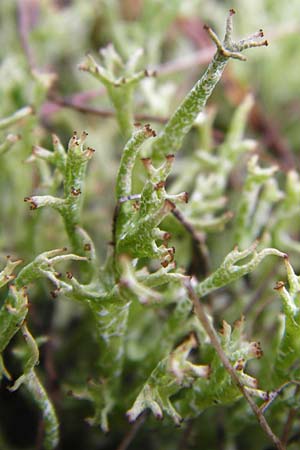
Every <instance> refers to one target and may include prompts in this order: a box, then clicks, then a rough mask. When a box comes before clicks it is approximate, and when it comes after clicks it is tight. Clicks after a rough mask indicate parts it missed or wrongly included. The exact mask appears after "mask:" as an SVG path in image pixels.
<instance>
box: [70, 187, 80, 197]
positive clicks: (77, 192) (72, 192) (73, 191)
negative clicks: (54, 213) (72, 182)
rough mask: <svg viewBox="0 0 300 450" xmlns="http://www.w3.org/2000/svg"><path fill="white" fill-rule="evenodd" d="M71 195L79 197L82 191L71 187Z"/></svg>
mask: <svg viewBox="0 0 300 450" xmlns="http://www.w3.org/2000/svg"><path fill="white" fill-rule="evenodd" d="M71 194H72V195H74V197H77V196H78V195H80V194H81V189H80V188H78V189H76V188H74V187H73V186H72V187H71Z"/></svg>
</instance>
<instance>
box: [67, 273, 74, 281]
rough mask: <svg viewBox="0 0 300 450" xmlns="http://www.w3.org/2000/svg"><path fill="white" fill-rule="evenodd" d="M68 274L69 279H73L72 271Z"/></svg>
mask: <svg viewBox="0 0 300 450" xmlns="http://www.w3.org/2000/svg"><path fill="white" fill-rule="evenodd" d="M66 276H67V278H68V279H69V280H72V278H73V274H72V272H66Z"/></svg>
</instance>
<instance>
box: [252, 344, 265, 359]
mask: <svg viewBox="0 0 300 450" xmlns="http://www.w3.org/2000/svg"><path fill="white" fill-rule="evenodd" d="M252 351H253V353H254V356H255V358H257V359H260V358H261V357H262V356H263V354H264V353H263V351H262V348H261V344H260V342H252Z"/></svg>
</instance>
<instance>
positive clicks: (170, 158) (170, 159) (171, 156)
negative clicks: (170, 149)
mask: <svg viewBox="0 0 300 450" xmlns="http://www.w3.org/2000/svg"><path fill="white" fill-rule="evenodd" d="M174 159H175V155H173V153H170V154H169V155H167V156H166V160H167V161H168V162H172V161H174Z"/></svg>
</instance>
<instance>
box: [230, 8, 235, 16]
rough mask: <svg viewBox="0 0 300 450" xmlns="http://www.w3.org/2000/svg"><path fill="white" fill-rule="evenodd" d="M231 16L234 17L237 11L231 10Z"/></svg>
mask: <svg viewBox="0 0 300 450" xmlns="http://www.w3.org/2000/svg"><path fill="white" fill-rule="evenodd" d="M229 14H230V16H234V14H236V11H235V9H233V8H230V10H229Z"/></svg>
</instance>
